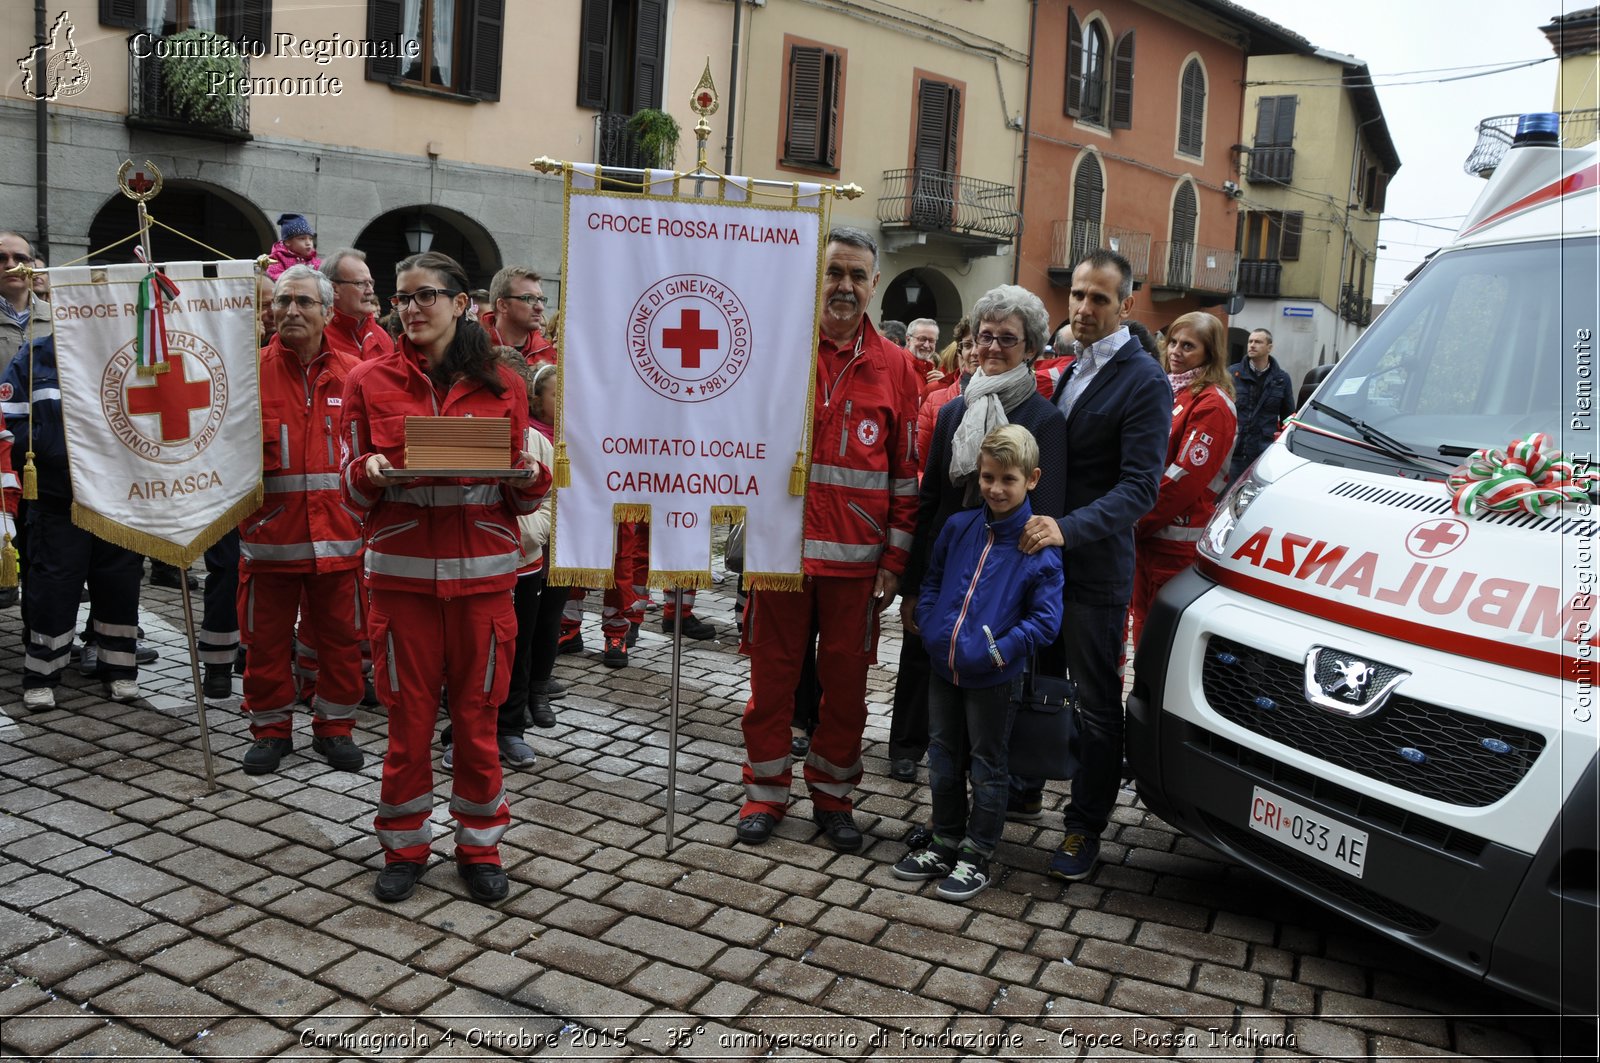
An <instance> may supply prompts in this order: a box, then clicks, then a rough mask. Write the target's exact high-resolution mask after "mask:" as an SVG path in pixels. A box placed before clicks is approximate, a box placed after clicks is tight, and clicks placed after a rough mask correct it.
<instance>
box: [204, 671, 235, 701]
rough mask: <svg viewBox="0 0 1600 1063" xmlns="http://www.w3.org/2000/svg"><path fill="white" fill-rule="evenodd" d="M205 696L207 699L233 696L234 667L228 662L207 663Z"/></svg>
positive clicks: (212, 699)
mask: <svg viewBox="0 0 1600 1063" xmlns="http://www.w3.org/2000/svg"><path fill="white" fill-rule="evenodd" d="M204 690H205V696H206V700H207V701H221V700H222V699H223V698H230V697H232V696H233V668H232V666H230V665H226V664H208V665H206V679H205V687H204Z"/></svg>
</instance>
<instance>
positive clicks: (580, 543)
mask: <svg viewBox="0 0 1600 1063" xmlns="http://www.w3.org/2000/svg"><path fill="white" fill-rule="evenodd" d="M646 184H647V187H648V188H649V193H648V194H640V193H634V194H629V193H619V192H610V191H600V190H597V189H595V187H594V181H593V170H592V168H588V169H586V168H584V167H581V166H575V167H573V169H572V171H569V175H568V182H567V232H566V251H565V272H564V275H563V284H562V291H563V295H564V298H563V305H562V315H561V318H562V335H561V339H560V347H561V351H562V357H561V364H560V373H561V405H560V417H559V420H558V422H557V442H558V444H559V446H558V451H557V466H558V468H557V476H558V480H557V482H558V485H560V484H563V481H562V475H563V470H564V469H570V481H568V482H567V483H565V484H564V485H562V486H561V489H560V491H559V492H558V493H557V496H556V519H555V529H554V534H553V535H552V537H551V556H552V563H551V565H552V568H551V577H550V578H551V582H552V583H557V584H578V585H582V586H591V587H593V586H610V584H611V582H612V551H613V539H614V527H615V525H616V524H617V523H620V522H623V521H631V520H648V521H649V523H650V584H651V585H652V586H656V587H680V588H689V587H703V586H708V585H709V583H710V569H711V525H712V524H713V523H714V522H717V521H725V522H726V521H732V520H737V519H744V520H745V521H746V531H745V580H746V585H747V586H749V585H753V586H758V587H759V586H772V587H783V586H788V587H795V586H798V585H799V582H800V579H801V567H800V564H801V525H802V517H803V505H804V501H803V498H802V497H801V493H800V492H801V490H802V489H803V486H804V483H805V475H806V468H807V463H808V457H809V454H810V448H809V443H808V433H809V430H810V424H811V408H810V406H811V404H810V396H811V389H812V375H811V374H812V363H813V361H814V360H815V350H816V335H817V324H816V315H817V298H818V288H817V284H818V276H819V273H820V268H819V266H820V262H821V257H822V249H823V248H822V242H823V238H824V233H823V229H822V199H821V194H820V193H821V188H820V186H816V185H811V186H800V187H799V188H798V189H790V188H789V187H787V186H783V191H782V193H781V195H772V194H771V193H770V192H767V190H766V189H763V193H765V194H759V193H754V192H752V190H751V187H750V182H748V181H745V180H743V179H739V178H714V177H713V178H695V177H689V176H685V177H681V178H675V177H674V175H673V174H670V173H665V172H661V171H651V172H650V173H649V175H648V178H647V182H646ZM697 191H698V192H704V193H705V197H706V198H694V197H695V194H696V192H697Z"/></svg>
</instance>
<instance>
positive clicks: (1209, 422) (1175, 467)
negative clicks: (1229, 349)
mask: <svg viewBox="0 0 1600 1063" xmlns="http://www.w3.org/2000/svg"><path fill="white" fill-rule="evenodd" d="M1238 431H1239V417H1238V414H1236V413H1235V412H1234V409H1233V400H1232V399H1231V398H1229V397H1228V395H1227V393H1226V392H1224V391H1223V390H1222V389H1220V388H1218V387H1217V386H1216V385H1215V384H1208V385H1207V386H1206V387H1205V389H1204V390H1203V391H1201V392H1200V394H1198V395H1196V394H1195V393H1194V392H1193V391H1191V390H1190V389H1188V388H1184V389H1183V390H1182V391H1180V392H1178V394H1177V395H1176V396H1175V397H1174V398H1173V402H1172V435H1171V436H1169V437H1168V441H1167V471H1166V472H1165V473H1163V474H1162V476H1161V488H1160V493H1159V494H1157V495H1156V505H1155V508H1154V509H1152V510H1151V511H1150V512H1149V513H1147V514H1145V516H1144V518H1143V519H1141V520H1140V521H1139V523H1138V524H1136V525H1134V537H1135V538H1136V539H1156V540H1167V541H1172V542H1186V543H1194V542H1199V541H1200V533H1201V532H1203V531H1204V530H1205V527H1206V524H1207V523H1208V522H1209V521H1210V520H1211V515H1212V514H1213V513H1215V512H1216V511H1217V496H1218V495H1220V494H1222V490H1223V488H1225V487H1227V486H1228V469H1229V463H1230V462H1231V461H1232V456H1233V439H1234V436H1235V435H1236V434H1237V433H1238Z"/></svg>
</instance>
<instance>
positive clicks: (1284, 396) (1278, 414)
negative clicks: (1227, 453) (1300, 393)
mask: <svg viewBox="0 0 1600 1063" xmlns="http://www.w3.org/2000/svg"><path fill="white" fill-rule="evenodd" d="M1245 350H1246V351H1247V352H1248V355H1249V357H1247V358H1245V359H1244V360H1243V361H1241V362H1239V363H1238V364H1237V365H1235V366H1234V367H1233V369H1232V373H1233V397H1234V408H1235V409H1237V410H1238V411H1239V433H1238V437H1237V441H1236V442H1235V443H1234V445H1233V468H1232V470H1231V472H1230V475H1229V479H1232V480H1237V479H1238V478H1239V474H1240V473H1242V472H1244V471H1245V470H1246V469H1248V468H1249V467H1250V463H1251V462H1253V461H1255V460H1256V459H1257V458H1259V457H1260V456H1261V453H1262V451H1264V450H1266V449H1267V448H1268V447H1270V446H1272V441H1273V440H1274V439H1276V438H1278V429H1279V428H1282V427H1283V422H1284V420H1285V419H1287V418H1288V416H1289V415H1290V414H1292V413H1294V382H1293V381H1292V380H1290V379H1289V374H1288V372H1287V371H1285V370H1284V368H1283V367H1282V366H1280V365H1279V364H1278V360H1277V359H1276V358H1274V357H1272V333H1270V332H1268V331H1267V330H1266V329H1264V328H1258V329H1254V330H1252V331H1251V333H1250V339H1249V341H1248V342H1247V343H1246V344H1245Z"/></svg>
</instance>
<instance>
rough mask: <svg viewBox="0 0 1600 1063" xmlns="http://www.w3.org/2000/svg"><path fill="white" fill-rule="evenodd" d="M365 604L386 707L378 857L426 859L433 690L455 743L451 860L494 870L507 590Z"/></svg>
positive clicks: (501, 804) (435, 709)
mask: <svg viewBox="0 0 1600 1063" xmlns="http://www.w3.org/2000/svg"><path fill="white" fill-rule="evenodd" d="M368 600H369V602H370V605H371V612H370V613H368V615H367V633H368V635H369V637H370V638H371V639H372V652H373V662H372V663H373V680H374V682H375V683H376V685H377V688H378V698H379V700H380V701H382V702H383V703H384V704H385V705H387V706H388V707H389V749H388V752H387V753H385V754H384V758H383V784H382V786H381V788H380V789H379V792H378V816H377V819H375V820H374V821H373V826H374V827H375V828H376V829H377V832H378V841H379V843H380V844H382V846H383V848H384V852H385V854H386V857H387V860H388V862H390V863H394V862H397V861H411V862H416V863H425V862H426V861H427V859H428V852H429V849H430V844H431V842H432V839H433V832H432V830H431V829H430V828H429V826H428V817H429V816H430V815H431V814H432V812H433V733H434V724H435V722H436V721H437V720H438V717H439V692H440V690H445V691H447V692H448V694H449V701H450V727H451V731H452V734H453V739H452V742H453V745H454V747H455V778H454V780H453V782H452V785H451V792H450V816H451V818H453V819H454V820H455V821H456V859H457V860H459V861H460V862H462V863H464V864H498V863H499V862H500V849H499V844H500V837H501V835H503V834H505V832H506V827H507V826H509V825H510V823H511V806H510V805H508V804H507V803H506V791H505V786H504V785H503V783H502V779H501V775H500V749H499V746H498V745H497V742H496V735H495V721H496V719H497V718H498V715H499V708H500V703H501V702H503V701H505V699H506V690H507V688H508V687H509V686H510V684H511V660H512V655H513V654H514V653H515V651H516V643H517V617H516V613H515V612H514V611H513V609H512V604H511V592H510V591H509V590H504V591H494V592H491V593H487V594H468V595H464V596H462V597H459V598H436V597H434V595H433V594H432V593H426V594H418V593H413V592H411V591H399V590H391V589H387V588H383V587H373V588H371V590H370V592H369V597H368ZM351 659H352V660H356V657H355V655H354V654H353V653H352V654H351ZM324 667H326V662H324Z"/></svg>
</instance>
